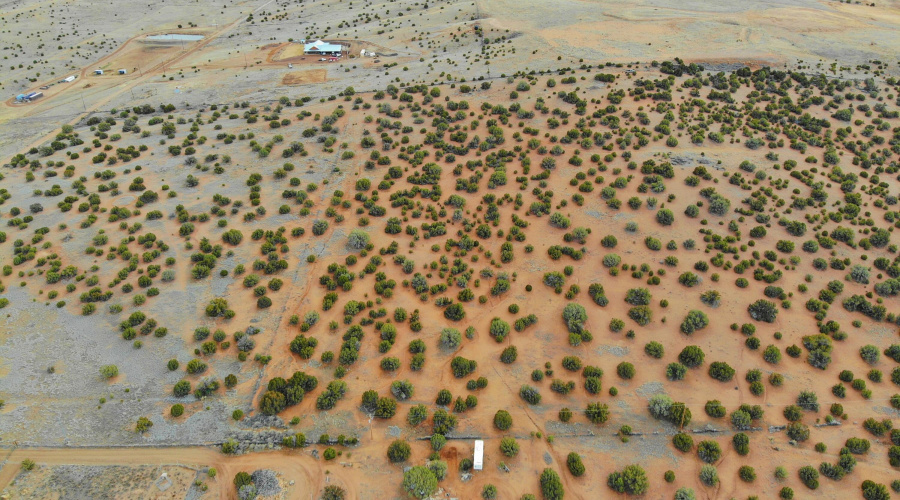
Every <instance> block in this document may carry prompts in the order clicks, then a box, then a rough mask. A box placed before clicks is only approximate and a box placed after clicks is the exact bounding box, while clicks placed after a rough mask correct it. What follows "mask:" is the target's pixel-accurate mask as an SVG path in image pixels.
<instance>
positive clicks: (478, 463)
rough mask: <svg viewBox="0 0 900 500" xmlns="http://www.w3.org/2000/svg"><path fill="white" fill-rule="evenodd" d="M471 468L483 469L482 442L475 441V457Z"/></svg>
mask: <svg viewBox="0 0 900 500" xmlns="http://www.w3.org/2000/svg"><path fill="white" fill-rule="evenodd" d="M472 468H474V469H475V470H481V469H483V468H484V441H482V440H480V439H476V440H475V457H474V459H473V460H472Z"/></svg>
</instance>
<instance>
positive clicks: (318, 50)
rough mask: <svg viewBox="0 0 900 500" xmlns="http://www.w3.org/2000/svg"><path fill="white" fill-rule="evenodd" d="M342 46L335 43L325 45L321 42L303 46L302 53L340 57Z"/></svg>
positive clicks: (317, 41)
mask: <svg viewBox="0 0 900 500" xmlns="http://www.w3.org/2000/svg"><path fill="white" fill-rule="evenodd" d="M343 50H344V46H343V45H340V44H336V43H326V42H323V41H322V40H316V41H315V42H311V43H306V44H303V52H305V53H307V54H328V55H340V53H341V52H342V51H343Z"/></svg>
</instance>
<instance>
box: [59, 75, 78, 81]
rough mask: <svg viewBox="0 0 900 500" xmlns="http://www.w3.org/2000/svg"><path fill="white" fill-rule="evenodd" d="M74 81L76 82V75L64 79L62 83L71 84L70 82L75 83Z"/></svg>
mask: <svg viewBox="0 0 900 500" xmlns="http://www.w3.org/2000/svg"><path fill="white" fill-rule="evenodd" d="M74 81H75V75H72V76H67V77H65V78H63V79H62V80H61V82H60V83H69V82H74Z"/></svg>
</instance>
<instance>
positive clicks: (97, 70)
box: [94, 69, 103, 75]
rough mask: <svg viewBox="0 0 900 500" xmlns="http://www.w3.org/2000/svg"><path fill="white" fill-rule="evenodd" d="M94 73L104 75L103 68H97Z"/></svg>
mask: <svg viewBox="0 0 900 500" xmlns="http://www.w3.org/2000/svg"><path fill="white" fill-rule="evenodd" d="M94 74H95V75H102V74H103V70H102V69H95V70H94Z"/></svg>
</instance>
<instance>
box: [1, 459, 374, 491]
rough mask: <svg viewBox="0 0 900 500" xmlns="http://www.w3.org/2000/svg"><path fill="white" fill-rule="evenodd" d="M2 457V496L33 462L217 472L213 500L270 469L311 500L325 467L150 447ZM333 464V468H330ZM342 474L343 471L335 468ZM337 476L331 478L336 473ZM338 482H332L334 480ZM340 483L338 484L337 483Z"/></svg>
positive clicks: (349, 486) (316, 463) (349, 485)
mask: <svg viewBox="0 0 900 500" xmlns="http://www.w3.org/2000/svg"><path fill="white" fill-rule="evenodd" d="M0 456H3V457H5V458H6V461H5V463H4V464H3V467H2V469H0V491H2V490H3V489H4V488H6V486H7V485H9V483H10V482H11V481H12V480H13V479H15V477H16V475H18V473H19V472H20V471H21V468H20V466H19V464H20V463H21V462H22V460H25V459H26V458H27V459H31V460H34V461H35V462H36V463H37V465H38V466H44V465H50V466H52V465H69V464H78V465H134V466H138V465H189V466H199V467H214V468H215V469H216V470H217V472H218V475H217V480H215V481H210V482H209V486H210V488H211V490H212V493H214V495H211V498H227V499H236V498H237V492H236V491H235V489H234V487H233V486H232V482H231V478H233V477H234V475H235V474H237V473H238V472H240V471H246V472H253V471H254V470H257V469H271V470H275V471H277V472H279V473H281V475H282V478H283V479H284V480H285V482H286V483H287V482H289V481H294V485H293V486H291V487H288V488H287V489H286V494H287V495H286V496H285V498H288V499H297V500H301V499H310V498H313V497H314V495H315V494H316V493H318V492H319V491H321V489H322V487H323V478H324V477H325V473H324V470H323V468H322V462H319V461H317V460H315V459H313V458H312V457H310V456H308V455H306V454H303V453H302V452H296V451H294V452H290V451H272V452H258V453H248V454H245V455H238V456H231V455H224V454H222V453H221V452H219V451H217V450H215V449H212V448H204V447H171V448H169V447H162V448H158V447H153V448H150V447H146V448H134V447H129V448H15V449H13V450H12V451H11V452H10V450H9V449H3V451H2V453H0ZM332 465H333V464H332ZM334 469H340V467H331V470H332V471H333V472H340V471H334ZM332 475H333V474H332ZM333 479H334V478H333ZM333 482H336V481H333ZM340 483H341V484H342V486H343V487H344V489H346V490H347V493H348V498H358V497H357V495H356V492H355V491H354V488H353V484H352V483H350V482H349V481H347V482H344V481H341V482H340Z"/></svg>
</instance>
